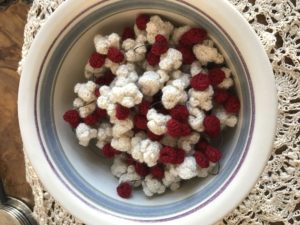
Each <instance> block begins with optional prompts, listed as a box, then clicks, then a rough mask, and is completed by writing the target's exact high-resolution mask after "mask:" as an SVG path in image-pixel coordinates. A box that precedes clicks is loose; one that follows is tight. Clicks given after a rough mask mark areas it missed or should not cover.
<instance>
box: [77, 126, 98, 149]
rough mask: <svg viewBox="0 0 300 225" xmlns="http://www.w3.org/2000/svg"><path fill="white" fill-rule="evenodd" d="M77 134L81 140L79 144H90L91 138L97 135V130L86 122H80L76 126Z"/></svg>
mask: <svg viewBox="0 0 300 225" xmlns="http://www.w3.org/2000/svg"><path fill="white" fill-rule="evenodd" d="M75 132H76V136H77V139H78V140H79V144H80V145H82V146H88V145H89V142H90V140H91V139H93V138H96V137H97V130H96V129H93V128H91V127H90V126H88V125H86V124H85V123H80V124H79V125H78V126H77V127H76V131H75Z"/></svg>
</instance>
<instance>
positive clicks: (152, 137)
mask: <svg viewBox="0 0 300 225" xmlns="http://www.w3.org/2000/svg"><path fill="white" fill-rule="evenodd" d="M147 136H148V138H149V139H150V140H151V141H159V140H160V139H162V138H163V136H164V135H157V134H154V133H153V132H152V131H151V130H149V129H147Z"/></svg>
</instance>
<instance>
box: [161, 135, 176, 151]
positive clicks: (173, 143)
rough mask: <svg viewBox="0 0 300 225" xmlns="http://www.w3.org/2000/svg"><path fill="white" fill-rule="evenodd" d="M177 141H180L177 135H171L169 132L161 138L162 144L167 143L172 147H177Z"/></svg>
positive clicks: (166, 144)
mask: <svg viewBox="0 0 300 225" xmlns="http://www.w3.org/2000/svg"><path fill="white" fill-rule="evenodd" d="M177 141H178V139H177V138H175V137H172V136H170V135H168V134H165V135H164V136H163V138H162V139H161V140H160V143H161V144H162V145H165V146H170V147H173V148H174V147H177Z"/></svg>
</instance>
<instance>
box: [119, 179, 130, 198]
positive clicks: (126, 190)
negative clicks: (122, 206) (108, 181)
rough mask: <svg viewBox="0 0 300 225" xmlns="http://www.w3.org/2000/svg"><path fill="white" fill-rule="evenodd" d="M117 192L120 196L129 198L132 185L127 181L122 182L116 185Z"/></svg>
mask: <svg viewBox="0 0 300 225" xmlns="http://www.w3.org/2000/svg"><path fill="white" fill-rule="evenodd" d="M117 193H118V195H119V196H120V197H122V198H129V197H130V196H131V193H132V187H131V185H130V184H129V183H128V182H123V183H121V184H119V186H118V187H117Z"/></svg>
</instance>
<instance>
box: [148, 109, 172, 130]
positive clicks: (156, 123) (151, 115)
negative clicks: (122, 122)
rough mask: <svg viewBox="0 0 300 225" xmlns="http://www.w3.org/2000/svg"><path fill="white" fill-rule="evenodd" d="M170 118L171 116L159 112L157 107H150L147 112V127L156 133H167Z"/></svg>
mask: <svg viewBox="0 0 300 225" xmlns="http://www.w3.org/2000/svg"><path fill="white" fill-rule="evenodd" d="M170 119H171V116H169V115H164V114H162V113H158V112H157V111H156V110H155V109H150V110H149V111H148V113H147V120H148V123H147V127H148V128H149V130H150V131H151V132H152V133H154V134H156V135H162V134H165V133H166V132H167V127H166V125H167V122H168V120H170Z"/></svg>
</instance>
